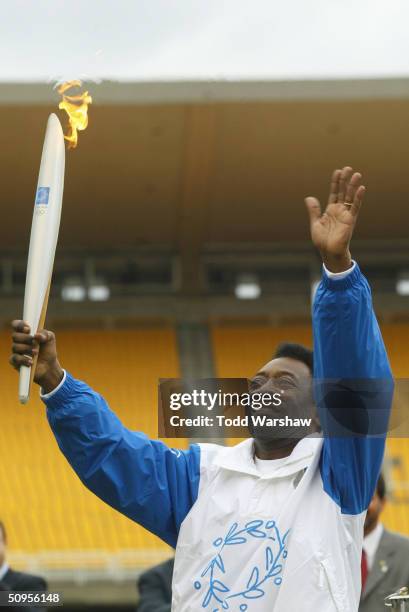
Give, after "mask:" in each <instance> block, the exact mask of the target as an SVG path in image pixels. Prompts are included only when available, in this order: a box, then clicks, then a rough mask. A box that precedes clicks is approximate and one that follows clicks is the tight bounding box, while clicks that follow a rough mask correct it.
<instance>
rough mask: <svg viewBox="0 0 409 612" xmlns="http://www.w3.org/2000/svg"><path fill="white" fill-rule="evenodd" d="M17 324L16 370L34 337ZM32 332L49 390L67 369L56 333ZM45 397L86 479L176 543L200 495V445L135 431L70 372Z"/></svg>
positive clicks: (41, 379)
mask: <svg viewBox="0 0 409 612" xmlns="http://www.w3.org/2000/svg"><path fill="white" fill-rule="evenodd" d="M18 325H19V326H20V330H19V331H18V332H15V334H14V336H15V335H16V334H17V336H18V337H17V338H15V337H14V338H13V339H14V341H15V343H14V345H13V355H12V358H11V359H10V361H11V363H12V365H14V367H16V368H17V369H18V367H19V365H21V363H25V362H24V361H23V360H24V359H28V358H27V357H26V356H25V355H24V348H23V347H24V342H23V340H24V337H23V335H24V334H26V336H27V339H26V344H27V345H29V340H28V338H31V336H29V335H28V332H24V331H23V329H24V328H23V325H24V324H23V322H14V323H13V327H14V328H15V327H17V326H18ZM41 335H42V337H41ZM34 338H35V344H34V346H35V347H38V350H39V366H40V372H41V376H39V375H38V367H39V366H37V370H36V376H35V380H36V382H37V383H38V384H40V385H41V386H42V387H43V390H45V391H48V392H49V391H51V389H50V387H52V386H53V385H54V387H55V386H56V383H57V384H58V382H60V381H61V378H62V376H63V373H64V372H63V370H61V368H60V366H59V363H58V360H57V355H56V350H55V337H54V334H52V333H51V332H45V331H42V332H40V334H36V336H34ZM17 341H18V342H17ZM30 342H31V340H30ZM31 344H32V342H31ZM33 350H36V348H34V349H33ZM44 355H45V356H46V357H44ZM47 363H48V364H49V365H48V366H47ZM60 370H61V372H60ZM51 381H53V382H52V383H51ZM57 381H58V382H57ZM43 401H44V402H45V404H46V406H47V417H48V421H49V423H50V426H51V429H52V431H53V433H54V435H55V438H56V440H57V443H58V446H59V447H60V449H61V451H62V452H63V454H64V456H65V457H66V459H67V460H68V462H69V463H70V465H71V466H72V468H73V469H74V470H75V472H76V473H77V475H78V476H79V478H80V479H81V481H82V482H83V483H84V484H85V485H86V486H87V487H88V488H89V489H90V490H91V491H92V492H93V493H95V494H96V495H97V496H98V497H100V498H101V499H102V500H104V501H105V502H106V503H107V504H109V505H110V506H112V507H113V508H115V509H116V510H118V511H119V512H121V513H122V514H125V515H126V516H128V517H129V518H130V519H132V520H134V521H136V522H137V523H139V524H141V525H142V526H143V527H145V528H146V529H148V530H149V531H151V532H152V533H154V534H155V535H157V536H159V537H160V538H162V539H163V540H164V541H165V542H166V543H168V544H170V545H171V546H175V545H176V541H177V537H178V533H179V528H180V525H181V523H182V521H183V520H184V518H185V517H186V515H187V513H188V512H189V510H190V508H191V507H192V505H193V504H194V502H195V501H196V498H197V495H198V489H199V470H200V450H199V446H198V445H196V444H193V445H191V446H190V448H189V450H187V451H180V450H174V449H170V448H168V447H167V446H166V445H165V444H164V443H163V442H161V441H159V440H150V439H149V438H148V437H147V436H146V435H145V434H143V433H139V432H133V431H130V430H129V429H127V428H126V427H124V425H123V424H122V423H121V422H120V420H119V419H118V417H117V416H116V415H115V414H114V413H113V412H112V411H111V410H110V409H109V407H108V405H107V403H106V401H105V400H104V398H103V397H101V395H99V394H98V393H96V392H95V391H93V390H92V389H91V388H90V387H89V386H88V385H86V384H85V383H83V382H81V381H78V380H75V379H74V378H73V377H72V376H71V375H70V374H68V373H67V374H66V377H65V380H64V381H63V382H62V384H60V385H59V386H58V387H57V389H56V390H55V389H54V392H51V393H48V394H46V396H43Z"/></svg>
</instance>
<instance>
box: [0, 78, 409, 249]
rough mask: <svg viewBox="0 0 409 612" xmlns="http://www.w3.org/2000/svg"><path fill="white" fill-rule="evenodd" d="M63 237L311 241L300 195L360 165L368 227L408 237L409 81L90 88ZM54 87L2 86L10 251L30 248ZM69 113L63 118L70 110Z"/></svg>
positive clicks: (4, 240) (79, 242)
mask: <svg viewBox="0 0 409 612" xmlns="http://www.w3.org/2000/svg"><path fill="white" fill-rule="evenodd" d="M89 88H90V91H91V93H92V95H93V97H94V100H95V102H94V104H93V106H92V107H91V109H90V123H89V127H88V129H87V131H86V132H85V133H82V134H80V141H79V147H78V149H77V150H74V151H69V152H68V153H67V169H66V189H65V198H64V212H63V223H62V231H61V240H60V248H63V247H70V248H71V247H80V248H88V247H93V248H106V247H114V246H126V247H128V246H129V247H134V246H140V245H163V244H166V245H169V246H171V247H172V248H175V249H182V250H184V249H185V250H187V252H189V251H190V252H193V251H195V252H196V251H197V250H200V249H201V248H202V247H203V245H209V244H210V245H216V244H225V243H229V244H230V243H233V244H243V243H246V242H249V243H250V242H260V243H261V242H263V243H268V242H271V241H280V242H282V241H303V240H306V239H308V231H307V220H306V217H305V213H304V210H303V197H304V196H305V195H308V194H316V195H318V196H319V197H321V198H322V199H324V198H325V196H326V190H327V183H328V177H329V173H330V172H331V170H332V169H333V168H334V167H338V166H340V165H343V164H346V163H349V164H351V165H353V166H354V167H356V168H359V169H360V170H362V172H363V173H364V175H365V181H366V183H367V185H368V196H367V201H366V204H365V209H364V211H363V214H362V219H361V221H360V226H359V231H358V235H359V237H360V238H361V239H365V240H380V239H393V240H397V239H402V240H407V228H408V227H409V207H408V204H407V198H408V193H409V175H408V172H407V164H408V158H409V155H408V154H409V144H408V143H409V121H408V119H409V79H384V80H349V81H348V80H338V81H304V82H301V81H300V82H294V81H293V82H261V81H260V82H256V81H240V82H231V81H222V82H178V83H170V82H167V83H158V82H155V83H127V84H124V83H115V82H103V83H101V84H99V85H95V84H93V85H89ZM57 103H58V96H57V94H56V92H54V91H53V90H52V85H50V84H7V83H5V84H0V130H1V134H2V141H3V143H5V146H3V147H2V150H1V152H0V179H1V185H2V196H3V197H2V206H3V210H4V211H5V212H6V214H5V216H4V217H3V219H4V220H5V222H3V223H2V224H1V226H0V240H1V245H2V249H3V250H4V249H12V248H26V245H27V240H28V233H29V227H30V220H31V214H32V202H33V196H34V190H35V185H36V180H37V173H38V167H39V160H40V155H41V147H42V141H43V134H44V129H45V124H46V119H47V116H48V113H50V112H53V111H56V112H60V111H57ZM61 118H62V120H63V121H65V118H64V116H61Z"/></svg>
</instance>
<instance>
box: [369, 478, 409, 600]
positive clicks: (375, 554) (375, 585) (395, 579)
mask: <svg viewBox="0 0 409 612" xmlns="http://www.w3.org/2000/svg"><path fill="white" fill-rule="evenodd" d="M385 503H386V485H385V479H384V477H383V475H382V474H381V475H380V477H379V479H378V483H377V486H376V491H375V494H374V496H373V497H372V500H371V503H370V504H369V507H368V512H367V515H366V519H365V524H364V545H363V549H362V566H361V569H362V596H361V603H360V606H359V612H378V611H379V612H384V610H385V609H386V608H385V604H384V599H385V597H386V596H387V595H391V593H394V592H396V591H398V590H399V589H400V588H401V587H404V586H409V538H406V537H404V536H402V535H399V534H398V533H394V532H392V531H389V530H388V529H385V527H384V526H383V525H382V523H381V522H380V515H381V513H382V510H383V509H384V507H385Z"/></svg>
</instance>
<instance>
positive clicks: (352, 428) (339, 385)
mask: <svg viewBox="0 0 409 612" xmlns="http://www.w3.org/2000/svg"><path fill="white" fill-rule="evenodd" d="M313 328H314V392H315V399H316V404H317V408H318V414H319V418H320V422H321V426H322V429H323V433H324V444H323V450H322V455H321V462H320V469H321V476H322V480H323V484H324V489H325V491H326V492H327V493H328V494H329V495H330V496H331V497H332V498H333V499H334V501H336V503H337V504H338V505H339V506H340V508H341V510H342V512H344V513H346V514H359V513H360V512H363V511H364V510H366V508H367V507H368V505H369V502H370V500H371V498H372V495H373V493H374V490H375V487H376V482H377V479H378V476H379V472H380V469H381V465H382V459H383V454H384V448H385V437H386V432H387V428H388V421H389V413H390V406H391V399H392V393H393V380H392V374H391V370H390V367H389V363H388V358H387V355H386V351H385V346H384V343H383V340H382V336H381V332H380V330H379V326H378V323H377V320H376V317H375V313H374V311H373V308H372V297H371V290H370V287H369V285H368V282H367V281H366V279H365V277H364V276H363V275H362V273H361V271H360V269H359V267H358V265H355V268H354V269H353V271H352V272H351V273H349V274H348V275H347V276H346V277H344V278H343V279H341V280H335V279H332V278H329V277H328V276H327V275H326V274H325V273H324V275H323V278H322V281H321V283H320V285H319V287H318V289H317V292H316V296H315V300H314V306H313Z"/></svg>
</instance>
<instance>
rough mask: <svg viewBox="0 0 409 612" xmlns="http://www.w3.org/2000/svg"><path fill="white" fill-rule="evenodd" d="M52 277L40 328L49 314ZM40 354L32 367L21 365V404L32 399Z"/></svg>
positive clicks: (35, 356)
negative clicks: (31, 394) (33, 383)
mask: <svg viewBox="0 0 409 612" xmlns="http://www.w3.org/2000/svg"><path fill="white" fill-rule="evenodd" d="M50 287H51V278H50V280H49V282H48V287H47V293H46V294H45V298H44V302H43V307H42V309H41V314H40V321H39V323H38V329H43V327H44V323H45V317H46V314H47V306H48V297H49V295H50ZM37 359H38V354H37V355H34V358H33V365H32V366H31V367H28V366H21V367H20V378H19V381H18V399H19V401H20V404H27V402H28V400H29V399H30V389H31V383H32V382H33V378H34V374H35V371H36V367H37Z"/></svg>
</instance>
